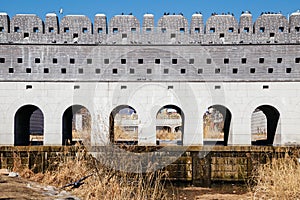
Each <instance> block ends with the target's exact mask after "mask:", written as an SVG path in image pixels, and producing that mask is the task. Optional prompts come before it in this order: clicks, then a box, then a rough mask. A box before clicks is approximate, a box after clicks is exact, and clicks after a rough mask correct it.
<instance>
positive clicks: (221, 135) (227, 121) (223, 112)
mask: <svg viewBox="0 0 300 200" xmlns="http://www.w3.org/2000/svg"><path fill="white" fill-rule="evenodd" d="M231 116H232V115H231V112H230V111H229V110H228V109H227V108H226V107H225V106H222V105H213V106H210V107H209V108H208V109H207V111H206V112H205V113H204V115H203V142H204V144H205V145H215V144H216V145H224V146H226V145H227V144H228V137H229V134H230V126H231Z"/></svg>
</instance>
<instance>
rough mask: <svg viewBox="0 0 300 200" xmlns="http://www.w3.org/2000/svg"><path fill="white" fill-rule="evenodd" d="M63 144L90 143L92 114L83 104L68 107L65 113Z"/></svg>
mask: <svg viewBox="0 0 300 200" xmlns="http://www.w3.org/2000/svg"><path fill="white" fill-rule="evenodd" d="M62 120H63V122H62V125H63V127H62V131H63V133H62V144H63V145H74V144H76V143H79V144H82V143H85V144H87V143H89V142H90V139H91V114H90V112H89V111H88V109H87V108H85V107H84V106H81V105H73V106H70V107H69V108H67V109H66V110H65V112H64V114H63V119H62Z"/></svg>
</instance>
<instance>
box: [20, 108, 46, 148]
mask: <svg viewBox="0 0 300 200" xmlns="http://www.w3.org/2000/svg"><path fill="white" fill-rule="evenodd" d="M43 142H44V114H43V112H42V111H41V109H40V108H39V107H37V106H34V105H24V106H22V107H21V108H19V109H18V110H17V112H16V113H15V117H14V145H16V146H27V145H43Z"/></svg>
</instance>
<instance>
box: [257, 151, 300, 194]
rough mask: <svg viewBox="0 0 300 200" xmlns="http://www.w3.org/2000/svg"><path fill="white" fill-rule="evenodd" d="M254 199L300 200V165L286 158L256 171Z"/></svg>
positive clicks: (262, 166)
mask: <svg viewBox="0 0 300 200" xmlns="http://www.w3.org/2000/svg"><path fill="white" fill-rule="evenodd" d="M255 174H256V175H255V176H254V177H253V178H254V183H255V184H254V187H253V188H252V191H253V199H299V197H300V165H299V163H298V162H297V160H296V159H294V158H292V157H285V158H279V159H273V160H270V161H269V162H268V163H267V164H264V165H261V166H259V167H258V168H257V170H256V171H255Z"/></svg>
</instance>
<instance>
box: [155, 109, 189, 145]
mask: <svg viewBox="0 0 300 200" xmlns="http://www.w3.org/2000/svg"><path fill="white" fill-rule="evenodd" d="M159 119H174V120H176V119H180V120H181V125H171V124H164V125H161V126H160V125H159V124H156V144H157V145H161V144H164V143H166V145H167V144H168V143H170V144H173V143H172V141H173V142H174V141H175V142H176V145H182V144H183V134H184V119H185V118H184V113H183V111H182V110H181V109H180V108H179V107H178V106H175V105H166V106H164V107H162V108H161V109H159V111H158V112H157V114H156V120H159ZM174 137H175V138H174ZM178 137H180V138H178Z"/></svg>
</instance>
